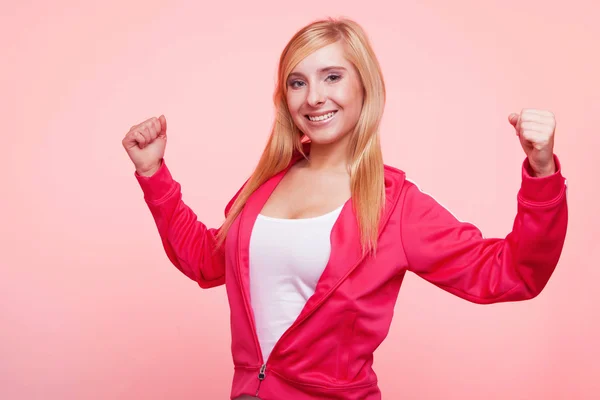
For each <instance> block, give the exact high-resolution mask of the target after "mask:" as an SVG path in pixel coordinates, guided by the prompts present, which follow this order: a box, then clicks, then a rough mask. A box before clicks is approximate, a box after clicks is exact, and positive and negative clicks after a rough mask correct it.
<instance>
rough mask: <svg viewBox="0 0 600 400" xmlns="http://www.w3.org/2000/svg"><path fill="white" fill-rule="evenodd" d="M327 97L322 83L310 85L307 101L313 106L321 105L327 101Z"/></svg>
mask: <svg viewBox="0 0 600 400" xmlns="http://www.w3.org/2000/svg"><path fill="white" fill-rule="evenodd" d="M326 98H327V94H326V93H325V88H323V87H321V85H319V84H316V85H310V86H309V88H308V97H307V99H306V102H307V103H308V104H309V105H310V106H311V107H318V106H319V105H321V104H323V103H325V99H326Z"/></svg>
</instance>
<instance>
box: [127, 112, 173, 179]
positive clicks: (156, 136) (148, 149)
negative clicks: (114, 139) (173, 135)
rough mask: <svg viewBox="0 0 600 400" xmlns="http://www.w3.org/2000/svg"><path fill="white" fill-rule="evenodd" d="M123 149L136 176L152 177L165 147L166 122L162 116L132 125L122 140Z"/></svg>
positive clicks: (158, 165) (160, 161)
mask: <svg viewBox="0 0 600 400" xmlns="http://www.w3.org/2000/svg"><path fill="white" fill-rule="evenodd" d="M122 143H123V147H124V148H125V151H126V152H127V155H129V158H130V159H131V161H132V162H133V164H134V165H135V170H136V171H137V173H138V174H140V175H144V176H151V175H153V174H154V173H155V172H156V171H157V170H158V168H159V167H160V165H161V163H162V159H163V157H164V155H165V148H166V146H167V120H166V118H165V116H164V115H161V116H160V117H158V118H156V117H153V118H150V119H147V120H146V121H144V122H142V123H141V124H139V125H134V126H132V127H131V129H129V132H127V134H126V135H125V138H123V141H122Z"/></svg>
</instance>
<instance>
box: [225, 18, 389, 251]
mask: <svg viewBox="0 0 600 400" xmlns="http://www.w3.org/2000/svg"><path fill="white" fill-rule="evenodd" d="M338 41H340V42H341V43H342V44H343V45H344V47H345V49H346V58H347V59H348V60H349V61H350V62H351V63H352V64H353V65H354V67H355V68H356V70H357V71H358V74H359V76H360V79H361V82H362V85H363V88H364V100H363V106H362V110H361V114H360V117H359V120H358V122H357V124H356V126H355V128H354V130H353V132H351V133H350V134H351V137H350V149H351V154H350V162H351V164H350V182H351V196H352V203H353V206H354V211H355V213H356V216H357V223H358V226H359V229H360V238H361V245H362V249H363V253H367V252H375V251H376V248H377V237H378V233H379V221H380V218H381V213H382V210H383V206H384V202H385V184H384V168H383V156H382V153H381V145H380V140H379V124H380V121H381V118H382V116H383V110H384V106H385V84H384V80H383V75H382V73H381V68H380V66H379V62H378V61H377V58H376V57H375V53H374V51H373V49H372V47H371V44H370V42H369V39H368V37H367V35H366V34H365V32H364V30H363V29H362V27H361V26H360V25H358V24H357V23H356V22H354V21H352V20H349V19H347V18H341V19H333V18H327V19H323V20H318V21H315V22H313V23H311V24H309V25H307V26H305V27H304V28H302V29H301V30H299V31H298V32H297V33H296V34H295V35H294V36H293V37H292V38H291V40H290V41H289V42H288V44H287V45H286V47H285V49H284V50H283V52H282V54H281V57H280V59H279V69H278V77H277V78H278V79H277V85H276V88H275V92H274V95H273V101H274V103H275V110H276V115H275V120H274V122H273V127H272V130H271V135H270V137H269V140H268V141H267V144H266V146H265V149H264V151H263V153H262V156H261V158H260V160H259V162H258V165H257V166H256V169H255V170H254V172H253V173H252V175H251V176H250V178H249V179H248V181H247V182H246V184H245V185H244V187H243V189H242V190H241V191H240V193H239V195H238V197H237V199H236V200H235V202H234V203H233V204H232V206H231V208H230V210H229V213H228V214H227V216H226V219H225V222H224V223H223V225H222V226H221V228H220V229H219V232H218V235H217V239H218V245H219V246H220V245H222V244H223V242H224V241H225V237H226V236H227V232H228V231H229V228H230V227H231V225H232V223H233V221H234V220H235V219H236V218H237V216H238V215H239V214H240V212H241V211H242V209H243V207H244V205H245V204H246V202H247V200H248V198H249V197H250V195H251V194H252V193H253V192H254V191H255V190H256V189H258V188H259V187H260V186H261V185H262V184H263V183H265V182H266V181H267V180H268V179H269V178H271V177H273V176H274V175H276V174H278V173H279V172H281V171H282V170H284V169H285V168H286V167H287V166H288V165H289V163H290V162H291V161H292V157H293V155H294V152H295V151H296V152H298V153H299V154H301V155H302V156H304V157H306V155H305V154H304V151H303V145H302V143H303V138H304V135H303V134H302V132H300V131H299V129H298V127H297V126H296V125H295V124H294V122H293V120H292V116H291V115H290V113H289V110H288V105H287V101H286V94H287V84H286V82H287V78H288V76H289V74H290V73H291V72H292V70H293V69H294V67H295V66H296V65H297V64H298V63H299V62H300V61H301V60H302V59H304V58H305V57H306V56H308V55H309V54H311V53H312V52H314V51H316V50H318V49H320V48H322V47H325V46H327V45H329V44H332V43H336V42H338Z"/></svg>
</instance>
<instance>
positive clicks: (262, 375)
mask: <svg viewBox="0 0 600 400" xmlns="http://www.w3.org/2000/svg"><path fill="white" fill-rule="evenodd" d="M266 371H267V364H266V363H265V364H263V365H262V366H261V367H260V372H259V373H258V387H257V388H256V394H255V395H254V396H255V397H258V391H259V390H260V384H261V383H262V381H263V380H264V379H265V376H266V374H265V372H266Z"/></svg>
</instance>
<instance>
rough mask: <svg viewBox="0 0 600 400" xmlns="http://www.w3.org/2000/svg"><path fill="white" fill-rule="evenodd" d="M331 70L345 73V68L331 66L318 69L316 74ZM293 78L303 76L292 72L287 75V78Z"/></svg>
mask: <svg viewBox="0 0 600 400" xmlns="http://www.w3.org/2000/svg"><path fill="white" fill-rule="evenodd" d="M332 70H343V71H347V69H346V68H344V67H340V66H337V65H333V66H330V67H325V68H319V69H318V70H317V72H318V73H319V74H322V73H324V72H329V71H332ZM293 76H303V74H302V73H300V72H292V73H291V74H290V75H289V77H288V78H291V77H293Z"/></svg>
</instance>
